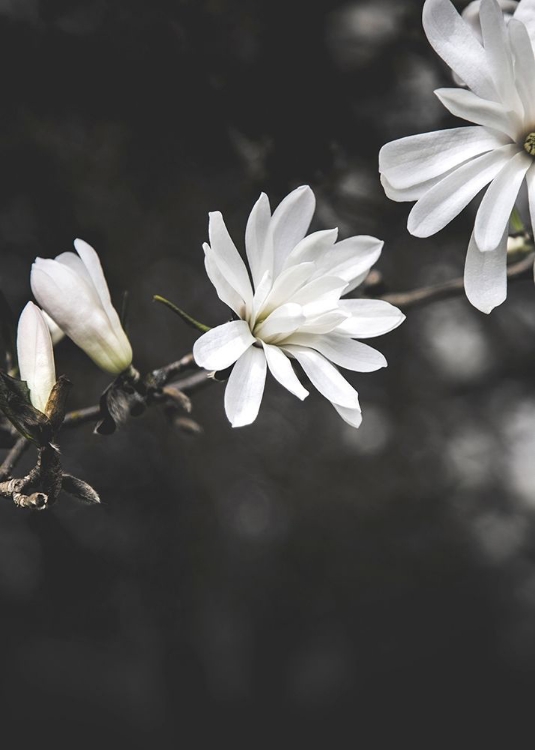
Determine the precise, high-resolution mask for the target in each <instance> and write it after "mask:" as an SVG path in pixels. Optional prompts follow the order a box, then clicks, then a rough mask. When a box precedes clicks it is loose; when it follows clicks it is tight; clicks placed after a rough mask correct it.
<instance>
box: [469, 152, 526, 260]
mask: <svg viewBox="0 0 535 750" xmlns="http://www.w3.org/2000/svg"><path fill="white" fill-rule="evenodd" d="M532 165H533V160H532V158H531V156H529V155H528V154H526V152H525V151H520V152H519V153H517V154H516V155H515V156H513V158H512V159H510V160H509V161H508V162H507V164H506V165H505V166H504V167H503V169H502V170H501V171H500V172H499V174H498V175H497V176H496V177H495V178H494V180H493V181H492V182H491V184H490V185H489V188H488V190H487V192H486V193H485V195H484V196H483V200H482V201H481V205H480V206H479V209H478V211H477V215H476V220H475V224H474V234H475V240H476V243H477V246H478V248H479V250H480V251H481V252H482V253H485V252H489V251H491V250H494V249H495V248H496V247H497V246H498V244H499V243H500V240H501V239H502V236H503V233H504V231H505V229H506V228H507V226H508V224H509V219H510V217H511V211H512V210H513V207H514V205H515V202H516V199H517V197H518V191H519V190H520V186H521V184H522V182H523V181H524V177H525V175H526V172H527V171H528V169H529V168H530V167H531V166H532Z"/></svg>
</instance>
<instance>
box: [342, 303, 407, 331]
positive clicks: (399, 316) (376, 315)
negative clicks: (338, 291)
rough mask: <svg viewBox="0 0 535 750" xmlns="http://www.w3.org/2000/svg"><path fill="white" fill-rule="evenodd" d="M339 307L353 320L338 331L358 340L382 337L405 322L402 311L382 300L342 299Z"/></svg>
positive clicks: (345, 322) (344, 323)
mask: <svg viewBox="0 0 535 750" xmlns="http://www.w3.org/2000/svg"><path fill="white" fill-rule="evenodd" d="M339 306H340V308H341V309H342V310H343V311H344V312H348V313H350V314H351V318H349V319H347V320H345V321H344V322H343V323H341V324H340V326H339V327H338V329H337V331H338V330H339V331H340V332H341V333H345V334H346V335H349V336H354V337H355V338H358V339H365V338H372V337H373V336H382V335H383V334H384V333H388V332H389V331H393V330H394V328H397V327H398V326H399V325H401V323H403V321H404V320H405V315H404V314H403V313H402V312H401V310H398V308H397V307H394V305H391V304H390V303H389V302H385V301H384V300H381V299H348V300H344V299H342V300H340V303H339Z"/></svg>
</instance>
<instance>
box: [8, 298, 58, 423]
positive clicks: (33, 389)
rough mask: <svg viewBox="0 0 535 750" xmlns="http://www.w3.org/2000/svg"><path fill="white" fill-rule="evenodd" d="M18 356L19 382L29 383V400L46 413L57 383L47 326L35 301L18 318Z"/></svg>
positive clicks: (29, 303)
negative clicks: (52, 391) (49, 399)
mask: <svg viewBox="0 0 535 750" xmlns="http://www.w3.org/2000/svg"><path fill="white" fill-rule="evenodd" d="M17 355H18V361H19V373H20V379H21V380H24V381H26V385H27V386H28V388H29V390H30V401H31V402H32V404H33V406H35V408H36V409H39V411H42V412H44V411H45V409H46V405H47V402H48V397H49V396H50V392H51V390H52V388H53V387H54V384H55V382H56V369H55V366H54V350H53V347H52V339H51V338H50V333H49V330H48V326H47V324H46V322H45V319H44V317H43V314H42V312H41V310H40V309H39V308H38V307H37V305H34V304H33V302H28V304H27V305H26V307H25V308H24V310H23V311H22V314H21V316H20V318H19V325H18V328H17Z"/></svg>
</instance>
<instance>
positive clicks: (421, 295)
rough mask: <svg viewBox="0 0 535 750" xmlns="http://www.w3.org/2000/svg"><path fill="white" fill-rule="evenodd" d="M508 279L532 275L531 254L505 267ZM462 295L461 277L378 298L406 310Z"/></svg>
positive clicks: (525, 277)
mask: <svg viewBox="0 0 535 750" xmlns="http://www.w3.org/2000/svg"><path fill="white" fill-rule="evenodd" d="M507 276H508V279H509V281H521V280H522V279H529V278H532V277H533V255H529V256H528V257H527V258H523V259H522V260H521V261H518V262H517V263H512V264H511V265H510V266H509V267H508V269H507ZM461 295H464V280H463V279H462V278H458V279H453V280H452V281H446V282H445V283H444V284H433V285H432V286H424V287H421V288H420V289H413V290H412V291H410V292H396V293H394V294H385V295H383V296H382V297H380V298H379V299H383V300H385V301H386V302H390V303H391V304H392V305H395V306H396V307H399V308H400V309H401V310H408V309H409V308H412V307H419V306H420V305H426V304H427V303H429V302H435V301H438V300H441V299H449V298H451V297H459V296H461Z"/></svg>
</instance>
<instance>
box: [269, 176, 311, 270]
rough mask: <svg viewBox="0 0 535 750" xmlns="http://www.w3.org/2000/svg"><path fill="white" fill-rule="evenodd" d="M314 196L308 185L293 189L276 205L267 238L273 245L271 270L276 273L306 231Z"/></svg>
mask: <svg viewBox="0 0 535 750" xmlns="http://www.w3.org/2000/svg"><path fill="white" fill-rule="evenodd" d="M315 207H316V198H315V197H314V193H313V192H312V190H311V189H310V188H309V186H308V185H302V186H301V187H298V188H297V189H296V190H293V191H292V192H291V193H290V194H289V195H287V196H286V198H284V200H283V201H281V203H280V204H279V205H278V206H277V208H276V209H275V212H274V213H273V217H272V219H271V223H270V225H269V232H268V236H269V240H270V241H271V242H272V245H273V271H274V274H275V275H277V274H278V273H279V272H280V269H281V268H282V267H283V265H284V262H285V260H286V258H287V257H288V255H289V254H290V253H291V251H292V250H293V249H294V247H295V246H296V245H297V243H298V242H300V241H301V240H302V239H303V237H304V236H305V234H306V233H307V230H308V227H309V226H310V222H311V221H312V216H313V215H314V209H315Z"/></svg>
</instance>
